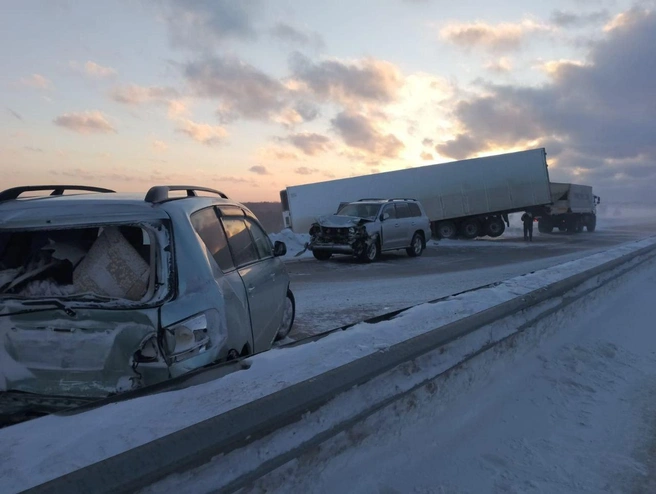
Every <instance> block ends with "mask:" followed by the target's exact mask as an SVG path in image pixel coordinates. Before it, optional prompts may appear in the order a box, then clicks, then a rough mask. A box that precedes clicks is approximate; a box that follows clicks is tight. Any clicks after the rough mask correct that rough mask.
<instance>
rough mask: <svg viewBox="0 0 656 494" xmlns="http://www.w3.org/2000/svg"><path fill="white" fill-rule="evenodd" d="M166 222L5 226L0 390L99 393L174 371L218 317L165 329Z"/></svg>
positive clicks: (171, 277)
mask: <svg viewBox="0 0 656 494" xmlns="http://www.w3.org/2000/svg"><path fill="white" fill-rule="evenodd" d="M173 255H174V253H173V243H172V239H171V231H170V224H169V221H168V220H162V219H158V220H148V221H133V222H129V221H127V222H126V220H125V219H123V220H121V221H120V222H103V223H99V224H93V225H89V224H85V225H70V224H68V225H65V226H59V227H57V226H54V225H51V226H49V227H48V228H43V227H42V226H39V227H32V228H22V229H21V228H15V227H11V228H4V227H3V228H0V391H10V392H19V393H26V394H28V395H39V396H44V397H52V396H59V397H62V396H63V397H71V398H85V399H95V398H102V397H106V396H108V395H112V394H116V393H120V392H123V391H128V390H130V389H134V388H138V387H141V386H145V385H150V384H154V383H157V382H160V381H163V380H166V379H168V378H169V377H171V376H172V374H174V373H175V370H174V369H175V366H176V365H179V362H180V361H184V360H185V359H187V358H189V357H193V356H194V355H197V354H199V353H202V352H204V351H205V350H206V349H207V348H208V347H209V346H210V344H211V343H210V340H212V339H213V340H216V339H217V337H216V335H212V334H210V333H209V332H208V328H209V327H210V326H211V323H212V322H213V321H210V320H208V319H212V318H213V317H214V315H207V316H205V315H204V316H203V317H204V318H205V319H203V317H197V318H196V319H195V320H194V321H182V322H181V323H179V324H177V325H175V327H173V326H172V327H170V328H161V327H160V326H161V324H160V321H161V313H160V308H161V306H162V304H164V303H165V302H166V301H167V300H169V299H170V298H171V297H172V296H173V294H174V288H175V283H174V282H175V271H174V270H173Z"/></svg>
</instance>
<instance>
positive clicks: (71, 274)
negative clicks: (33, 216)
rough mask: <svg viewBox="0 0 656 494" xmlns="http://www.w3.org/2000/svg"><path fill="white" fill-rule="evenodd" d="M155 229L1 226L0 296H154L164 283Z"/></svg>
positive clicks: (134, 298) (144, 298)
mask: <svg viewBox="0 0 656 494" xmlns="http://www.w3.org/2000/svg"><path fill="white" fill-rule="evenodd" d="M157 226H160V225H157ZM153 227H154V225H104V226H95V227H78V228H67V229H55V228H53V229H40V230H29V231H25V230H0V297H1V298H20V299H32V300H34V299H43V298H53V297H56V298H67V299H91V300H94V299H95V300H105V301H106V300H108V299H110V300H126V301H130V302H145V301H147V300H150V299H151V298H152V297H153V295H154V294H155V291H156V288H157V287H158V286H161V285H159V283H160V282H161V281H162V280H161V279H159V280H158V279H157V278H158V276H157V264H158V263H157V259H158V257H159V256H158V250H157V248H158V245H159V242H158V241H157V238H156V234H155V229H154V228H153Z"/></svg>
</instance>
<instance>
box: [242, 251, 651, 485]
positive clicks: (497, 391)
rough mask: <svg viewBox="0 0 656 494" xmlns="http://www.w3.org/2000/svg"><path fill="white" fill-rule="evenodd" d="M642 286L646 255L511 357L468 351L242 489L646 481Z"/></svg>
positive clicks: (646, 347) (647, 371)
mask: <svg viewBox="0 0 656 494" xmlns="http://www.w3.org/2000/svg"><path fill="white" fill-rule="evenodd" d="M654 293H656V263H654V262H651V263H649V265H648V266H645V267H643V268H641V269H640V270H636V271H635V272H633V273H632V274H631V277H630V279H629V281H628V282H625V283H624V284H623V285H622V286H621V287H620V288H619V289H617V290H615V291H614V293H613V292H611V294H609V295H607V296H606V297H602V298H600V299H599V300H598V301H597V302H594V303H592V304H590V305H588V303H583V304H582V305H583V307H581V304H577V305H575V306H571V307H570V308H569V309H568V310H569V318H567V316H565V317H564V319H563V321H562V325H559V326H558V327H556V328H553V332H554V335H553V336H552V337H551V338H549V339H547V340H545V341H543V342H542V344H541V345H540V346H538V347H537V348H533V349H528V351H527V349H526V348H519V349H518V351H516V352H515V359H514V361H512V362H511V361H510V359H509V358H508V355H506V354H504V358H503V359H498V360H499V362H498V364H497V365H496V367H495V368H494V369H493V370H492V371H490V368H489V364H490V362H489V360H486V358H485V356H484V355H481V356H478V357H476V360H475V361H472V362H470V364H468V366H466V368H465V369H464V370H463V371H462V372H461V373H456V374H455V375H454V376H453V377H452V380H451V381H450V382H449V383H448V384H447V385H445V386H444V387H443V386H438V387H437V388H436V387H433V388H432V392H431V390H430V389H428V387H427V388H425V389H423V390H421V391H420V392H415V393H413V394H412V395H410V396H409V397H407V398H405V399H404V400H403V401H402V402H399V403H396V404H394V405H393V406H390V407H387V408H386V409H384V410H382V411H381V412H379V413H377V414H376V415H374V416H372V417H370V418H369V419H367V420H366V421H365V422H363V423H359V424H357V425H356V426H355V427H353V428H351V429H350V430H349V431H347V432H346V433H343V434H341V435H340V436H338V437H336V438H334V439H331V440H330V441H328V442H326V443H324V444H322V446H321V447H320V448H316V449H315V450H314V451H313V452H312V453H309V454H307V455H305V456H303V457H300V458H299V459H298V460H293V461H291V462H289V463H288V464H287V465H285V466H283V467H281V468H279V469H278V470H277V471H275V472H273V473H272V474H270V475H268V476H266V477H264V478H262V479H260V480H259V481H258V482H256V484H255V485H254V486H253V487H252V488H250V489H244V490H243V492H253V493H260V492H267V493H275V492H308V493H317V494H319V493H332V492H349V493H360V492H362V493H369V492H380V493H389V494H391V493H405V492H415V493H437V492H444V493H447V492H448V493H456V492H457V493H476V494H478V493H532V492H536V493H537V492H540V493H552V492H567V493H598V492H627V493H628V492H641V493H642V492H644V493H647V492H656V418H655V417H656V415H655V412H656V331H654V316H653V310H652V306H653V296H654ZM520 345H521V343H520ZM467 367H468V368H467ZM476 374H482V375H486V377H485V378H483V379H479V380H478V382H476V383H475V385H473V386H470V384H471V381H472V378H473V376H475V375H476ZM474 380H475V381H476V378H475V377H474ZM468 388H469V389H468ZM456 389H457V390H460V392H459V393H457V394H456V395H455V396H451V397H449V396H448V394H449V393H450V392H451V391H452V390H456Z"/></svg>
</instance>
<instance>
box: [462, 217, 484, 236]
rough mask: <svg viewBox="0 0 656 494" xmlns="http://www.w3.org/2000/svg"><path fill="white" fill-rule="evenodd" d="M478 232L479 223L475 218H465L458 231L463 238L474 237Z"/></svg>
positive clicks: (479, 230)
mask: <svg viewBox="0 0 656 494" xmlns="http://www.w3.org/2000/svg"><path fill="white" fill-rule="evenodd" d="M480 232H481V224H480V223H479V222H478V220H475V219H471V220H467V221H465V222H464V223H463V224H462V225H461V226H460V233H461V234H462V236H463V237H465V238H469V239H472V238H476V237H478V234H479V233H480Z"/></svg>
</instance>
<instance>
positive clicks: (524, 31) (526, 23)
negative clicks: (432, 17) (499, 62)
mask: <svg viewBox="0 0 656 494" xmlns="http://www.w3.org/2000/svg"><path fill="white" fill-rule="evenodd" d="M548 31H551V28H550V27H549V26H547V25H545V24H539V23H537V22H535V21H531V20H523V21H521V22H519V23H501V24H495V25H492V24H488V23H486V22H480V21H479V22H473V23H454V24H449V25H447V26H445V27H444V28H442V29H441V30H440V36H441V38H442V39H444V40H445V41H448V42H450V43H452V44H454V45H456V46H459V47H460V48H464V49H467V50H469V49H473V48H482V49H486V50H489V51H492V52H507V51H513V50H518V49H519V48H520V47H521V46H522V43H523V42H524V41H525V38H526V37H527V35H529V34H536V33H541V32H542V33H544V32H548Z"/></svg>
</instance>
